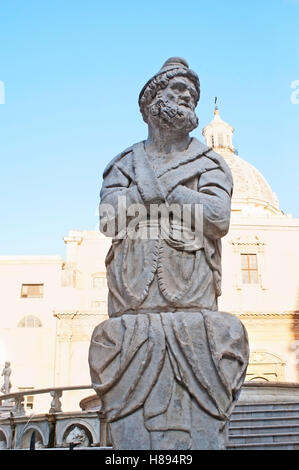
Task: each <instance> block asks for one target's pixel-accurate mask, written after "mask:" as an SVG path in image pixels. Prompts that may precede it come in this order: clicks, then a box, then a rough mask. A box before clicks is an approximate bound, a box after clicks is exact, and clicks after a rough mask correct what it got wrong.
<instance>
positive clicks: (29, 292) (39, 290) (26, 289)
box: [21, 284, 44, 298]
mask: <svg viewBox="0 0 299 470" xmlns="http://www.w3.org/2000/svg"><path fill="white" fill-rule="evenodd" d="M43 294H44V285H43V284H22V290H21V297H24V298H29V297H30V298H40V297H43Z"/></svg>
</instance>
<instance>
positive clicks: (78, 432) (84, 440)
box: [64, 426, 90, 447]
mask: <svg viewBox="0 0 299 470" xmlns="http://www.w3.org/2000/svg"><path fill="white" fill-rule="evenodd" d="M70 444H75V445H76V447H89V446H90V442H89V438H88V436H87V434H86V432H85V430H84V429H83V428H81V427H79V426H75V427H74V428H73V429H72V430H71V431H70V432H69V433H68V435H67V436H66V438H65V440H64V446H69V445H70Z"/></svg>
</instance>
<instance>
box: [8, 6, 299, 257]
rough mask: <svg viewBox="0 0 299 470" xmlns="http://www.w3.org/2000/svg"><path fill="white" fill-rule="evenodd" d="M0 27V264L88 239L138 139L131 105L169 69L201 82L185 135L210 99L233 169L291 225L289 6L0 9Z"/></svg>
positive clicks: (297, 46)
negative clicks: (68, 240)
mask: <svg viewBox="0 0 299 470" xmlns="http://www.w3.org/2000/svg"><path fill="white" fill-rule="evenodd" d="M0 22H1V27H0V43H1V46H2V47H1V55H0V81H2V82H4V84H5V104H3V105H0V156H1V172H0V201H1V213H0V214H1V231H0V255H14V254H16V255H17V254H24V255H26V254H64V244H63V241H62V237H63V236H65V235H67V233H68V231H69V230H70V229H95V227H96V224H97V217H96V208H97V204H98V199H99V191H100V187H101V180H102V171H103V168H104V167H105V166H106V164H107V163H108V162H109V161H110V160H111V159H112V158H113V157H114V156H115V155H116V154H117V153H119V152H120V151H121V150H123V149H124V148H126V147H128V146H129V145H131V144H132V143H134V142H137V141H139V140H142V139H144V138H145V137H146V134H147V129H146V126H145V124H144V123H143V121H142V119H141V116H140V114H139V110H138V103H137V101H138V94H139V91H140V89H141V88H142V86H143V85H144V83H145V82H146V81H147V80H148V78H150V77H151V76H152V75H153V74H154V73H155V72H156V71H157V70H158V69H160V67H161V65H162V64H163V62H164V61H165V60H166V59H167V58H168V57H171V56H181V57H184V58H186V59H187V61H188V62H189V65H190V67H191V68H193V69H194V70H195V71H196V72H197V73H198V75H199V78H200V81H201V100H200V103H199V105H198V108H197V114H198V116H199V120H200V125H199V128H198V129H197V130H196V131H194V133H193V135H195V136H197V137H199V138H201V129H202V127H204V126H205V125H206V124H207V123H208V122H210V120H211V119H212V117H213V100H214V96H215V95H217V96H218V104H219V109H220V113H221V116H222V118H223V119H224V120H226V121H228V122H229V123H230V124H231V125H233V126H234V127H235V139H234V143H235V145H236V146H237V147H238V149H239V154H240V156H241V157H242V158H244V159H245V160H247V161H249V162H250V163H251V164H253V165H254V166H256V167H257V168H258V169H259V170H260V171H261V172H262V173H263V175H264V176H265V177H266V179H267V180H268V182H269V183H270V184H271V186H272V189H273V190H274V191H275V192H276V194H277V196H278V198H279V200H280V206H281V208H282V209H283V210H284V211H285V212H286V213H292V214H293V215H294V216H297V217H299V185H298V176H299V104H297V105H295V104H292V103H291V93H292V92H293V91H294V90H292V89H291V83H292V82H293V81H294V80H299V61H298V57H299V2H298V1H296V0H251V1H249V0H247V1H242V2H241V1H239V0H226V1H222V0H210V1H209V2H207V1H206V0H205V1H202V0H194V1H193V0H185V2H181V1H177V0H172V1H169V0H163V2H160V1H157V0H152V1H150V2H142V1H139V2H137V1H127V2H124V1H119V0H115V1H114V2H104V1H101V0H85V1H79V0H72V1H70V0H63V1H61V0H59V1H58V0H52V1H48V0H45V1H43V2H41V1H33V0H31V1H30V0H27V1H24V0H19V1H15V0H10V1H8V0H3V1H2V2H1V19H0ZM298 97H299V94H298Z"/></svg>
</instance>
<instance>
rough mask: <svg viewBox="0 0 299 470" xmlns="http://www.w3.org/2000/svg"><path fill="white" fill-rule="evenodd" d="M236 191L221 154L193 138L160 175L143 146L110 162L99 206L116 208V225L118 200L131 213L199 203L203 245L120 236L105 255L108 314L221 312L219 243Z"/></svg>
mask: <svg viewBox="0 0 299 470" xmlns="http://www.w3.org/2000/svg"><path fill="white" fill-rule="evenodd" d="M232 187H233V183H232V176H231V172H230V170H229V168H228V166H227V165H226V163H225V162H224V160H223V159H222V157H221V156H219V155H218V154H216V153H215V152H213V151H211V150H210V149H209V148H208V147H206V146H205V145H203V144H202V143H200V142H199V141H198V140H197V139H195V138H193V139H192V141H191V143H190V145H189V147H188V149H187V150H186V151H185V152H182V153H181V154H180V155H179V156H178V157H177V159H174V160H173V161H171V162H170V163H169V164H168V166H167V167H166V168H165V167H164V168H162V169H160V170H158V171H156V172H155V171H154V170H153V168H152V166H151V164H150V161H149V159H148V157H147V155H146V152H145V149H144V143H143V142H141V143H139V144H135V145H134V146H133V147H130V148H129V149H127V150H126V151H124V152H123V153H122V154H120V155H119V156H118V157H116V159H114V161H112V162H111V164H110V165H109V166H108V167H107V169H106V170H105V172H104V183H103V187H102V191H101V206H100V208H103V206H104V205H105V204H110V205H111V206H112V207H114V208H115V215H114V216H113V217H114V220H113V222H114V223H115V225H117V222H118V218H117V215H118V214H119V212H118V198H119V197H124V198H125V200H126V207H127V208H128V207H129V206H131V205H132V204H144V205H145V206H146V207H149V205H150V204H151V203H157V204H161V203H162V204H163V203H166V204H178V205H179V206H183V204H190V205H191V206H194V205H195V204H201V205H202V207H203V236H202V237H201V241H200V242H199V241H198V239H197V238H196V237H197V234H196V233H195V234H194V240H193V241H192V240H191V243H189V244H188V243H184V241H183V242H180V243H179V242H178V241H177V240H174V239H173V238H172V239H169V237H168V238H167V237H166V238H165V237H164V238H163V236H161V234H160V235H159V236H158V237H157V238H156V239H146V240H144V239H142V240H140V239H136V240H132V239H130V238H129V237H127V236H124V238H121V239H118V238H117V237H115V238H114V240H113V242H112V247H111V249H110V251H109V253H108V255H107V258H106V267H107V281H108V288H109V297H108V313H109V316H110V317H114V316H120V315H122V314H124V313H134V314H135V313H151V312H161V311H163V312H168V311H171V312H172V311H177V310H182V309H184V310H187V311H198V310H201V309H202V308H206V309H210V310H216V309H217V297H218V296H219V295H220V293H221V241H220V238H221V237H222V236H224V235H225V234H226V233H227V231H228V228H229V220H230V200H231V194H232ZM120 210H121V209H120ZM141 222H142V221H141ZM110 223H111V219H110ZM129 223H130V218H129V217H128V218H127V220H126V224H127V225H128V224H129ZM102 228H103V227H102Z"/></svg>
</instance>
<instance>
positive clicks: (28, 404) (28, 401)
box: [19, 387, 34, 410]
mask: <svg viewBox="0 0 299 470" xmlns="http://www.w3.org/2000/svg"><path fill="white" fill-rule="evenodd" d="M29 390H33V387H19V392H28V391H29ZM33 401H34V395H24V401H23V402H22V404H23V405H24V408H25V410H32V409H33Z"/></svg>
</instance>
